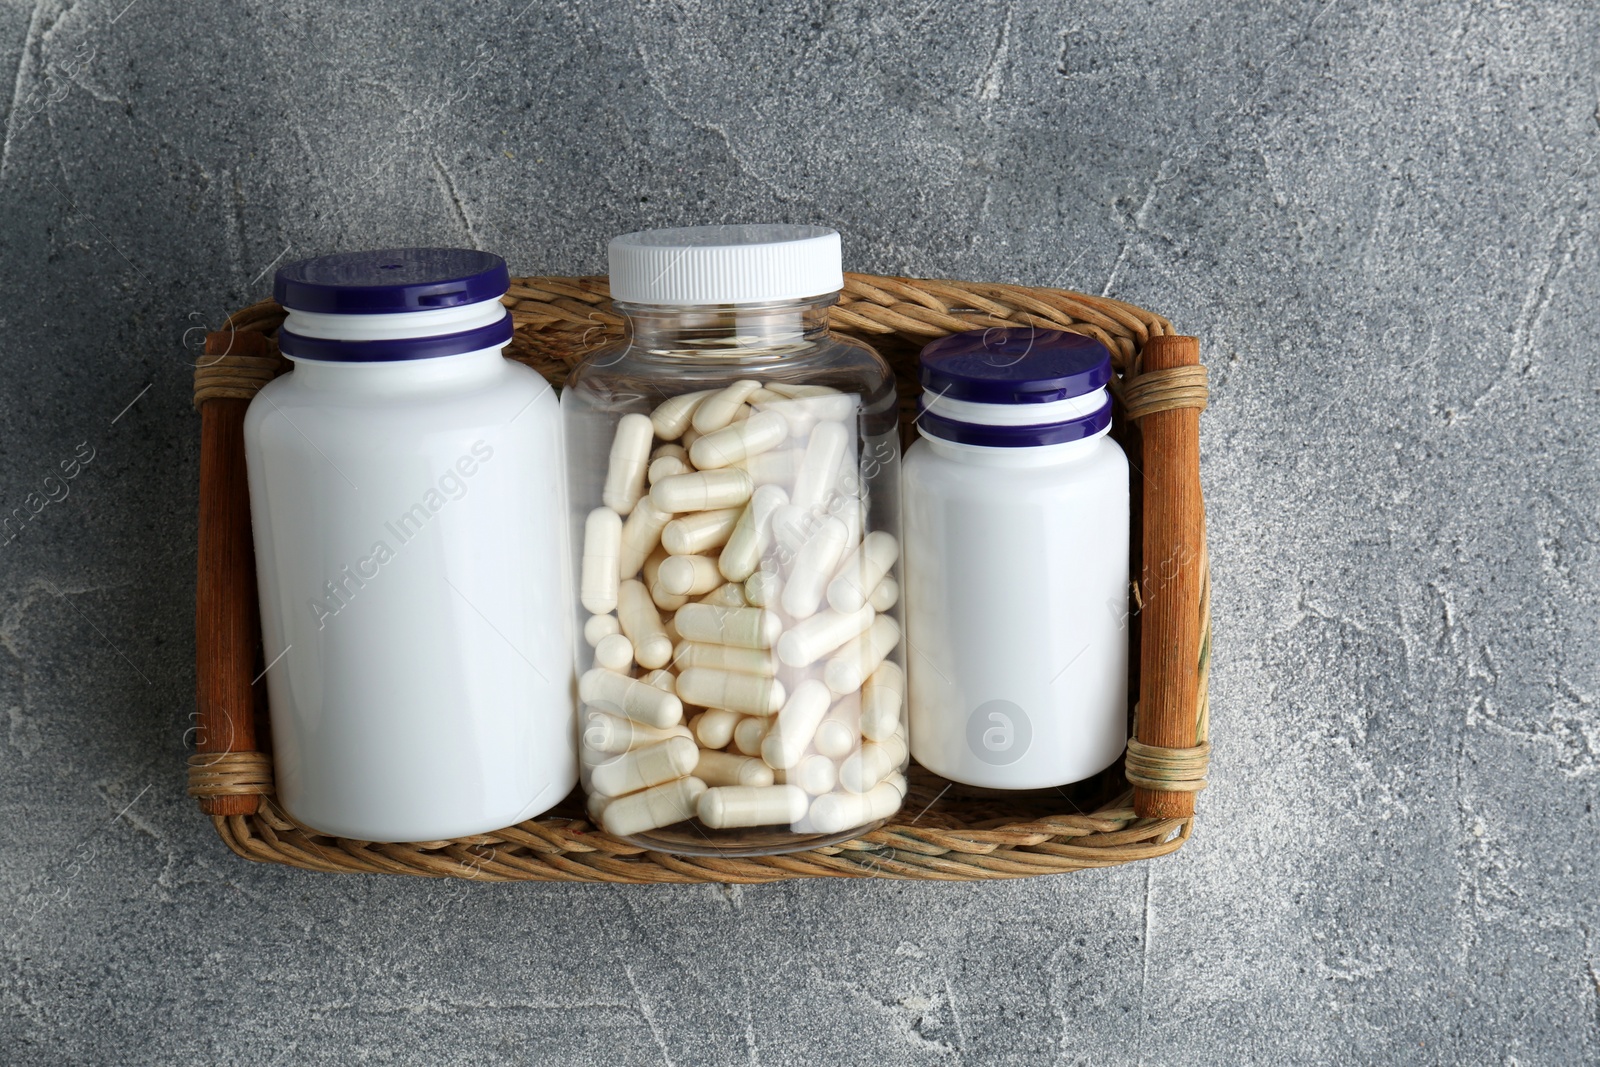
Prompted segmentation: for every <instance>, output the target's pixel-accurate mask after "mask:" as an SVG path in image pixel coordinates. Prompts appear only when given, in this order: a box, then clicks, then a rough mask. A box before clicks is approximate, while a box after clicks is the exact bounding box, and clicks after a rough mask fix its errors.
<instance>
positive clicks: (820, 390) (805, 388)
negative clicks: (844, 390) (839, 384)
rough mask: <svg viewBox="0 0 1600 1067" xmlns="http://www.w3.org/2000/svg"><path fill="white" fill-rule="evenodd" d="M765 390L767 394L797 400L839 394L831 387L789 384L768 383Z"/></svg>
mask: <svg viewBox="0 0 1600 1067" xmlns="http://www.w3.org/2000/svg"><path fill="white" fill-rule="evenodd" d="M766 388H767V390H768V391H769V392H773V393H777V394H778V395H779V396H785V397H789V398H791V399H799V398H801V397H807V396H832V395H834V394H836V393H838V392H839V390H837V389H835V388H833V387H832V386H831V385H811V384H809V383H807V384H800V383H791V382H768V383H767V385H766Z"/></svg>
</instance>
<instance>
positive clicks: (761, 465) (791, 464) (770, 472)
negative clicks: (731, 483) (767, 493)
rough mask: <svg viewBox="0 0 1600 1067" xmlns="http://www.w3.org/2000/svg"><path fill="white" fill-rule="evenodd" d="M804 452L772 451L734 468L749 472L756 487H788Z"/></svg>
mask: <svg viewBox="0 0 1600 1067" xmlns="http://www.w3.org/2000/svg"><path fill="white" fill-rule="evenodd" d="M804 455H805V451H804V450H803V449H799V448H780V449H773V450H772V451H771V452H761V453H758V454H756V455H754V456H750V457H749V458H747V459H741V460H740V461H739V462H738V463H735V464H734V466H736V467H739V468H741V469H743V470H747V471H749V472H750V480H751V481H753V482H755V483H756V484H757V485H788V484H789V483H790V482H792V481H794V476H795V473H796V472H797V471H798V470H799V469H800V457H802V456H804Z"/></svg>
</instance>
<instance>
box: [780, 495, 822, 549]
mask: <svg viewBox="0 0 1600 1067" xmlns="http://www.w3.org/2000/svg"><path fill="white" fill-rule="evenodd" d="M821 522H822V520H821V519H819V518H818V517H817V516H815V515H813V514H812V513H811V512H809V511H807V510H806V509H805V508H802V507H800V506H799V505H798V504H784V505H782V506H780V507H778V508H777V509H775V510H774V511H773V513H772V540H774V541H776V542H777V543H778V547H779V548H780V549H782V552H780V553H779V556H780V558H781V559H782V560H783V562H785V563H788V562H790V561H792V560H793V559H794V557H795V554H796V553H798V552H799V551H800V550H801V549H802V548H804V547H805V545H806V542H807V541H809V540H810V539H811V535H812V534H814V533H816V532H817V527H818V526H819V525H821Z"/></svg>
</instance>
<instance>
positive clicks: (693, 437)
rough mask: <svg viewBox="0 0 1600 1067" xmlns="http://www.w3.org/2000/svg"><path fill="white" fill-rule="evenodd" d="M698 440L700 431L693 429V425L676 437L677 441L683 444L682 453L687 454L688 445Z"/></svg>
mask: <svg viewBox="0 0 1600 1067" xmlns="http://www.w3.org/2000/svg"><path fill="white" fill-rule="evenodd" d="M698 440H700V431H699V430H697V429H695V428H694V427H693V426H691V427H689V428H688V429H687V430H685V431H683V436H682V437H680V438H679V439H678V443H679V444H681V445H682V446H683V450H684V451H683V454H684V455H686V456H687V455H688V454H689V447H690V446H691V445H693V444H694V443H695V442H696V441H698Z"/></svg>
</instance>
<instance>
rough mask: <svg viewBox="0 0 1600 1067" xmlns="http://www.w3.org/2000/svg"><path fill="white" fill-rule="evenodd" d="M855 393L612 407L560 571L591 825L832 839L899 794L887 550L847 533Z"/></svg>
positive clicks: (695, 395)
mask: <svg viewBox="0 0 1600 1067" xmlns="http://www.w3.org/2000/svg"><path fill="white" fill-rule="evenodd" d="M857 408H858V405H857V399H856V397H855V396H853V395H851V394H848V393H842V392H839V391H838V390H835V389H830V388H828V387H826V386H818V385H791V384H783V383H778V382H769V383H762V382H759V381H753V380H746V381H740V382H735V383H734V384H732V385H729V386H727V387H725V388H722V389H713V390H706V391H701V392H692V393H685V394H683V395H681V396H676V397H673V398H671V399H669V400H667V401H665V402H664V403H662V404H661V405H660V406H659V407H657V408H656V409H655V411H654V412H652V413H651V414H650V415H644V414H638V413H635V414H627V415H624V416H622V418H621V420H620V421H619V422H618V424H617V428H616V436H615V437H614V438H613V441H612V445H611V451H610V459H609V463H608V466H607V471H606V479H605V485H604V489H603V492H602V495H601V499H602V501H603V502H604V503H603V506H601V507H598V508H596V509H594V510H593V511H592V512H590V513H589V515H588V517H587V519H586V520H585V524H584V545H583V562H582V571H581V575H580V599H581V600H582V602H583V606H584V608H585V609H586V610H587V611H588V612H590V616H589V619H588V621H587V623H586V624H585V625H584V628H583V633H584V639H585V640H586V641H587V642H588V644H589V645H590V646H591V647H592V648H593V649H594V666H593V667H592V668H591V669H589V670H588V671H586V672H585V673H584V674H583V675H582V676H581V678H580V680H579V687H578V688H579V696H580V697H581V699H582V700H583V702H584V711H583V715H582V720H581V728H580V746H581V747H580V752H581V755H582V761H583V766H584V773H585V782H586V785H587V788H588V796H589V815H590V817H591V818H592V819H594V820H596V821H598V822H599V823H600V825H602V826H603V827H604V828H605V829H606V831H607V832H609V833H613V834H617V835H620V836H625V835H631V834H638V833H642V832H644V831H647V830H653V829H657V828H660V827H664V826H670V825H672V824H675V823H679V822H683V821H684V820H687V819H691V818H695V817H698V819H699V821H700V823H702V824H703V825H704V826H706V827H710V828H712V829H717V830H722V829H731V828H735V827H757V826H786V827H788V828H789V829H790V830H792V831H793V832H797V833H817V834H833V833H839V832H842V831H845V830H849V829H851V828H854V827H859V826H863V825H865V824H868V823H871V822H875V821H877V820H879V819H883V818H887V817H888V816H889V815H891V814H893V813H894V812H895V811H896V810H897V809H898V808H899V806H900V802H901V799H902V798H903V797H904V795H905V791H906V780H905V777H904V776H903V775H902V774H901V773H900V772H901V769H902V768H903V767H904V765H905V762H906V753H907V748H906V735H905V727H904V725H903V722H902V715H901V706H902V704H903V701H904V696H905V675H904V673H903V671H902V670H901V668H900V667H899V665H898V664H896V663H895V662H894V661H893V659H891V658H890V656H891V653H892V652H893V651H894V649H895V647H896V646H897V645H898V644H899V642H900V627H899V625H898V624H897V623H896V622H895V620H894V618H893V617H891V616H890V615H889V614H886V612H888V611H889V610H890V609H891V608H893V607H894V605H895V602H896V600H898V598H899V586H898V584H897V583H896V582H895V579H894V578H893V576H892V575H891V574H890V571H891V569H892V568H893V567H894V564H895V561H896V559H897V557H898V555H899V544H898V542H896V540H895V538H894V537H893V536H892V535H891V534H888V533H885V532H882V531H874V532H866V533H865V535H864V536H863V526H864V524H865V515H866V503H867V502H866V490H865V486H864V485H863V483H862V480H861V477H860V472H859V466H858V463H857V457H856V432H855V426H856V418H857V413H858V412H857ZM685 705H687V706H689V708H690V710H691V714H692V716H693V717H692V718H690V719H689V720H688V721H687V723H686V722H685V721H684V715H685V712H684V708H685ZM695 709H701V710H698V711H696V710H695Z"/></svg>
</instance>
